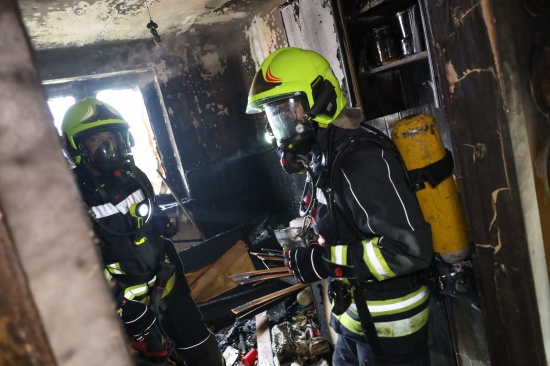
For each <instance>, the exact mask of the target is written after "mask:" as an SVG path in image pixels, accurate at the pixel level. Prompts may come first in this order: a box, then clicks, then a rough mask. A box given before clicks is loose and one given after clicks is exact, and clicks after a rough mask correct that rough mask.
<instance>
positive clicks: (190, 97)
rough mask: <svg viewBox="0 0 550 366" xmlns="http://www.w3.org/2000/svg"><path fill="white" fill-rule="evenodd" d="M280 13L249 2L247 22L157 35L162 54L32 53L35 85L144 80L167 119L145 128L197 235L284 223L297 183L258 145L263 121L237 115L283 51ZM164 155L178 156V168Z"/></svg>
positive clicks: (273, 5) (107, 49) (97, 49)
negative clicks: (184, 185) (133, 75)
mask: <svg viewBox="0 0 550 366" xmlns="http://www.w3.org/2000/svg"><path fill="white" fill-rule="evenodd" d="M278 5H279V2H278V1H273V0H271V1H261V2H260V1H257V2H255V3H254V6H255V10H254V12H253V14H252V15H251V16H250V17H249V18H248V19H233V20H231V21H227V22H223V23H217V24H215V25H212V24H196V25H194V26H193V27H192V28H191V29H190V30H189V31H188V32H185V33H178V32H174V33H171V34H162V35H161V36H162V43H161V44H160V46H157V45H155V43H154V42H153V41H152V39H145V40H135V41H130V42H109V43H106V42H100V43H97V44H94V45H90V46H86V47H66V48H57V49H45V50H39V51H37V56H38V57H37V60H38V62H39V68H40V72H41V76H42V79H43V80H55V79H64V78H86V77H88V76H94V75H99V74H109V73H115V74H116V73H118V72H126V71H131V70H143V69H146V70H149V73H150V74H152V75H154V77H155V78H156V81H157V83H158V90H159V92H160V97H161V99H160V100H157V101H156V102H155V101H153V102H149V103H150V104H149V105H148V109H150V106H151V105H153V106H155V105H156V106H158V105H159V102H160V105H161V109H163V110H165V111H166V113H165V114H166V119H165V118H163V117H162V113H161V114H160V117H158V118H152V123H153V124H154V126H153V129H154V130H155V135H156V138H157V143H158V145H159V151H161V153H162V155H163V163H164V165H165V167H166V168H167V170H168V171H167V177H168V178H170V176H172V177H173V176H174V175H175V174H176V175H177V174H178V173H177V170H178V164H181V168H182V170H183V173H184V174H185V178H186V179H187V181H188V183H189V187H188V188H189V192H184V191H185V190H184V189H181V190H180V189H178V193H179V195H180V196H181V197H186V196H187V197H188V198H191V199H192V200H193V202H192V204H191V205H190V206H192V207H191V208H192V210H193V212H195V213H196V214H197V216H198V218H199V221H200V223H201V225H202V226H203V229H204V230H205V231H206V232H207V233H208V234H209V235H214V234H216V233H218V232H220V231H223V230H227V229H229V228H232V227H235V226H236V225H238V224H245V223H247V222H250V221H255V220H263V219H265V218H266V217H277V218H276V219H275V220H282V222H286V223H288V221H289V220H290V219H292V218H293V217H294V216H293V215H296V213H297V204H294V203H295V202H297V199H296V196H295V195H298V194H299V193H300V192H301V180H300V179H294V177H290V176H287V175H286V174H285V173H284V172H283V170H282V168H281V167H280V165H279V162H278V157H277V156H276V154H275V153H274V152H273V148H272V146H270V145H269V144H267V143H266V141H265V140H264V137H263V135H264V132H265V130H264V128H265V124H266V120H265V116H264V115H263V114H260V115H247V114H245V107H246V99H247V95H248V89H249V86H250V83H251V82H252V79H253V77H254V74H255V73H256V70H257V69H258V67H259V64H260V63H261V62H262V61H263V59H265V57H267V56H268V55H269V53H270V52H272V51H273V50H275V49H277V48H279V47H283V46H286V45H287V43H286V36H285V33H284V30H283V27H282V21H281V18H280V13H279V7H278ZM226 6H227V7H228V8H232V6H231V5H227V4H226V5H224V7H223V8H225V7H226ZM240 9H243V5H242V4H241V7H240ZM217 12H218V13H220V14H222V15H223V13H228V12H230V10H223V9H219V10H217ZM155 21H156V20H155ZM150 84H154V83H152V82H151V83H150ZM113 87H117V85H116V84H115V85H113ZM146 87H147V88H148V89H150V90H154V88H155V86H154V85H148V86H146ZM86 92H88V93H93V92H94V91H93V90H92V89H91V88H90V89H89V90H87V91H86ZM153 94H155V93H153ZM155 95H156V94H155ZM157 98H158V97H157ZM156 109H158V107H157V108H156ZM150 112H151V111H150ZM167 129H170V130H171V132H172V135H173V137H174V138H173V140H172V139H171V137H170V134H169V133H167V132H165V131H167ZM172 146H176V148H177V156H179V160H178V161H175V159H176V158H177V156H176V154H175V153H174V150H173V149H172ZM171 151H172V152H171ZM170 162H172V163H170ZM169 180H170V183H173V184H174V185H175V186H176V188H179V187H178V186H177V182H175V180H173V179H169Z"/></svg>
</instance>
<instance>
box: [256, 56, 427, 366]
mask: <svg viewBox="0 0 550 366" xmlns="http://www.w3.org/2000/svg"><path fill="white" fill-rule="evenodd" d="M345 104H346V98H345V96H344V94H343V92H342V90H341V89H340V86H339V83H338V80H337V79H336V78H335V76H334V75H333V73H332V71H331V69H330V65H329V63H328V62H327V60H326V59H324V58H323V57H322V56H321V55H319V54H317V53H315V52H313V51H308V50H303V49H298V48H293V47H288V48H282V49H279V50H277V51H275V52H273V53H272V54H271V55H270V56H269V57H267V59H266V60H265V61H264V62H263V63H262V65H261V67H260V70H258V73H257V74H256V76H255V78H254V80H253V82H252V86H251V88H250V92H249V96H248V105H247V113H258V112H265V113H266V116H267V119H268V122H269V127H270V129H271V132H272V134H273V136H274V138H275V139H276V141H277V146H278V150H279V153H280V156H281V164H282V165H283V168H284V169H285V171H287V172H288V173H302V172H306V173H307V174H308V175H309V179H308V180H307V182H309V183H306V184H310V185H311V186H310V187H309V189H308V191H307V192H308V193H309V195H310V198H311V199H310V203H309V205H307V206H306V207H305V208H304V209H303V212H302V214H304V215H310V216H312V219H313V220H312V221H313V223H314V230H315V232H316V233H317V234H319V240H318V243H315V244H313V245H310V246H309V247H307V248H297V249H291V250H285V252H284V253H285V257H286V261H285V264H286V265H287V267H288V268H289V271H290V272H291V273H293V274H294V276H295V277H296V279H297V280H298V281H299V282H303V283H311V282H315V281H319V280H321V279H324V278H327V277H329V278H330V279H331V282H330V295H331V298H332V300H333V312H332V314H331V327H332V328H333V329H334V330H335V331H336V333H338V341H337V343H336V345H335V350H334V355H333V364H334V365H350V366H352V365H353V366H356V365H392V366H396V365H429V362H430V357H429V350H428V327H427V323H428V309H429V307H428V303H429V292H428V289H427V287H426V286H424V285H423V283H422V281H421V280H420V272H421V271H423V270H424V269H425V268H427V267H428V266H429V264H430V261H431V258H432V255H433V249H432V237H431V230H430V226H429V224H428V223H426V222H425V220H424V218H423V215H422V212H421V210H420V207H419V205H418V202H417V200H416V198H415V195H414V193H413V192H412V191H411V190H410V189H409V183H408V177H407V174H406V171H405V169H404V165H403V164H402V161H401V159H400V157H399V155H398V153H397V150H396V149H395V147H394V146H393V144H392V143H391V140H390V139H389V138H388V137H387V136H386V135H384V134H383V133H382V132H380V131H378V130H376V129H374V128H372V127H371V126H369V125H367V124H365V123H361V121H360V118H358V117H357V116H356V113H353V110H351V109H347V108H345Z"/></svg>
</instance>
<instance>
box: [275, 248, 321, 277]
mask: <svg viewBox="0 0 550 366" xmlns="http://www.w3.org/2000/svg"><path fill="white" fill-rule="evenodd" d="M324 252H325V248H323V247H322V246H320V245H317V244H313V245H311V246H309V247H308V248H296V249H287V250H285V251H284V257H285V266H286V267H287V268H288V269H289V272H290V273H291V274H292V275H294V277H296V280H297V281H298V282H301V283H310V282H315V281H319V280H322V279H323V278H327V277H328V276H329V273H328V271H327V270H326V268H325V266H324V263H323V262H324V260H323V253H324Z"/></svg>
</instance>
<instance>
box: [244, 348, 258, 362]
mask: <svg viewBox="0 0 550 366" xmlns="http://www.w3.org/2000/svg"><path fill="white" fill-rule="evenodd" d="M257 357H258V351H257V350H256V349H255V348H251V349H250V351H249V352H248V353H247V354H246V355H244V356H243V358H241V363H242V364H243V366H253V365H254V363H255V362H256V358H257Z"/></svg>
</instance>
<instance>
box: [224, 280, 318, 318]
mask: <svg viewBox="0 0 550 366" xmlns="http://www.w3.org/2000/svg"><path fill="white" fill-rule="evenodd" d="M308 286H309V284H307V283H299V284H297V285H293V286H290V287H288V288H285V289H282V290H279V291H276V292H274V293H272V294H269V295H266V296H263V297H260V298H259V299H255V300H252V301H249V302H247V303H246V304H243V305H241V306H237V307H236V308H234V309H231V312H232V313H233V314H235V315H237V316H243V315H245V314H248V313H250V312H251V311H252V310H255V309H258V308H260V307H262V306H263V305H266V304H269V303H271V302H273V301H275V300H277V299H280V298H281V297H283V296H286V295H289V294H291V293H293V292H296V291H299V290H301V289H304V288H306V287H308Z"/></svg>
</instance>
